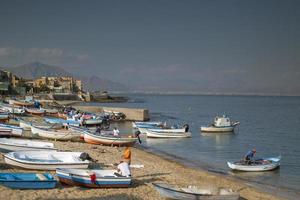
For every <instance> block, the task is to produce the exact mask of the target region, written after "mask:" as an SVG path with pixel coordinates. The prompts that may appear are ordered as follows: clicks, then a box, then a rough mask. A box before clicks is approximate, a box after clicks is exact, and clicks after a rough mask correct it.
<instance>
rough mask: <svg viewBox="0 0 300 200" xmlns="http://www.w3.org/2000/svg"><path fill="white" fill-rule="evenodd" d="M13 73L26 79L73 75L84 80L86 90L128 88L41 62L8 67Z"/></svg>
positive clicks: (123, 89)
mask: <svg viewBox="0 0 300 200" xmlns="http://www.w3.org/2000/svg"><path fill="white" fill-rule="evenodd" d="M6 70H8V71H10V72H12V73H13V74H15V75H17V76H19V77H23V78H25V79H36V78H39V77H41V76H73V77H75V78H77V79H80V80H82V84H83V88H84V90H89V91H104V90H108V91H127V90H128V88H127V87H126V86H125V85H123V84H121V83H118V82H114V81H110V80H107V79H103V78H100V77H98V76H95V75H93V76H91V77H88V76H85V77H83V76H76V75H74V74H72V73H70V72H68V71H66V70H64V69H63V68H61V67H57V66H51V65H47V64H43V63H40V62H32V63H28V64H24V65H20V66H16V67H10V68H6Z"/></svg>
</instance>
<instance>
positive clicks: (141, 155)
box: [0, 141, 279, 200]
mask: <svg viewBox="0 0 300 200" xmlns="http://www.w3.org/2000/svg"><path fill="white" fill-rule="evenodd" d="M53 142H54V143H55V146H56V147H57V148H59V149H60V150H69V151H84V152H87V153H88V154H89V155H90V156H91V157H92V158H94V159H96V160H98V161H97V163H93V164H92V165H91V167H92V168H100V167H105V168H108V169H111V168H113V167H112V166H111V164H113V163H117V162H119V160H120V157H121V155H122V153H123V151H124V148H121V147H107V146H100V145H91V144H87V143H81V142H58V141H53ZM131 149H132V164H142V165H144V168H140V169H132V175H133V179H134V182H133V185H132V186H131V187H130V188H120V189H88V188H81V187H73V186H63V185H61V184H60V183H58V185H57V188H56V189H51V190H12V189H9V188H6V187H4V186H0V199H3V200H4V199H84V200H92V199H122V200H123V199H164V198H162V197H161V196H160V195H159V194H158V193H157V192H156V190H155V189H154V188H153V187H152V186H151V183H153V182H168V183H172V184H179V185H183V186H188V185H196V186H206V187H207V186H209V185H213V186H217V187H230V188H232V189H234V190H238V191H239V192H240V194H241V197H242V199H272V200H274V199H279V198H278V197H275V196H272V195H271V194H267V193H265V192H263V191H259V190H258V189H255V188H253V187H251V186H248V185H246V183H244V182H242V181H239V180H235V179H233V178H229V177H226V176H223V175H218V174H213V173H210V172H207V171H204V170H199V169H193V168H189V167H186V166H183V165H181V164H179V163H176V162H174V161H170V160H168V159H164V158H162V157H160V156H157V155H154V154H153V153H150V152H146V151H144V150H141V149H139V148H134V147H133V148H131ZM0 169H1V172H21V171H24V172H33V171H29V170H21V169H15V168H13V167H11V166H8V165H6V164H5V163H4V160H3V158H2V157H1V159H0ZM51 173H54V172H51Z"/></svg>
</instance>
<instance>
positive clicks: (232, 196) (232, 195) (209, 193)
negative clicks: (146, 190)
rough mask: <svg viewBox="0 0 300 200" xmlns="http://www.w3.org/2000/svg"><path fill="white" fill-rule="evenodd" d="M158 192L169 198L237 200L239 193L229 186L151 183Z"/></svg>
mask: <svg viewBox="0 0 300 200" xmlns="http://www.w3.org/2000/svg"><path fill="white" fill-rule="evenodd" d="M152 185H153V186H154V188H155V189H156V191H158V193H159V194H160V195H161V196H163V197H165V198H169V199H178V200H182V199H188V200H202V199H203V200H238V199H239V198H240V195H239V193H237V192H234V191H233V190H231V189H229V188H201V187H196V186H188V187H179V186H176V185H170V184H167V183H152Z"/></svg>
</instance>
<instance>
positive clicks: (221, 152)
mask: <svg viewBox="0 0 300 200" xmlns="http://www.w3.org/2000/svg"><path fill="white" fill-rule="evenodd" d="M125 96H127V97H129V101H128V102H126V103H89V105H99V106H108V107H109V106H112V107H132V108H147V109H149V112H150V117H151V121H163V122H165V121H166V122H167V123H168V124H169V125H183V124H189V126H190V132H191V133H192V137H191V138H182V139H149V138H142V144H141V147H142V148H145V149H147V150H149V151H151V152H153V153H156V154H159V155H161V156H165V157H167V158H169V159H173V160H176V161H178V162H181V163H182V164H184V165H186V166H189V167H194V168H200V169H204V170H207V171H210V172H211V173H217V174H222V175H224V176H229V177H234V178H237V179H242V180H244V181H246V183H247V184H248V185H251V186H254V187H257V188H260V189H263V190H265V191H268V192H271V193H272V194H275V195H278V196H280V197H282V198H285V199H300V97H279V96H219V95H216V96H214V95H211V96H210V95H154V94H127V95H125ZM217 115H227V116H228V117H230V118H231V120H234V121H239V122H240V125H239V126H238V127H236V129H235V131H234V132H233V133H201V131H200V127H201V126H205V125H209V124H211V123H212V122H213V119H214V117H216V116H217ZM119 128H120V129H124V130H126V131H128V130H131V123H121V124H120V125H119ZM252 148H256V150H257V153H256V157H271V156H279V155H281V157H282V161H281V166H280V168H279V169H277V170H274V171H269V172H233V171H231V170H230V169H229V168H228V166H227V161H238V160H240V159H241V158H242V157H243V156H244V155H245V154H246V153H247V151H249V150H251V149H252Z"/></svg>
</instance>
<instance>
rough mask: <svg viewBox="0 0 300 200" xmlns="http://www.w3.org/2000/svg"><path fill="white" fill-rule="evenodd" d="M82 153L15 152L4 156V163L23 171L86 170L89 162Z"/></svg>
mask: <svg viewBox="0 0 300 200" xmlns="http://www.w3.org/2000/svg"><path fill="white" fill-rule="evenodd" d="M84 154H86V153H83V152H58V151H17V152H10V153H7V154H4V161H5V163H7V164H9V165H12V166H15V167H21V168H25V169H36V170H55V169H56V168H82V169H86V168H87V167H88V165H89V163H90V162H89V161H88V160H87V159H86V158H85V157H84V156H83V155H84Z"/></svg>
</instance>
